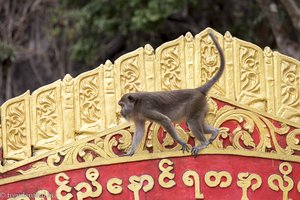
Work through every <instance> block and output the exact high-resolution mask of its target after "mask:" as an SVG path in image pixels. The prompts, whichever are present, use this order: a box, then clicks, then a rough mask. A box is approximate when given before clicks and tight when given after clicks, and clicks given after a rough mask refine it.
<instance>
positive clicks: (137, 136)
mask: <svg viewBox="0 0 300 200" xmlns="http://www.w3.org/2000/svg"><path fill="white" fill-rule="evenodd" d="M134 124H135V133H134V135H133V139H132V145H131V148H130V150H129V151H128V152H127V153H125V154H124V156H132V155H133V154H134V153H135V151H136V148H137V147H138V145H139V144H140V143H141V140H142V139H143V136H144V133H145V121H144V120H136V121H134Z"/></svg>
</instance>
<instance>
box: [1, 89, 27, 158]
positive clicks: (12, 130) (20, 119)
mask: <svg viewBox="0 0 300 200" xmlns="http://www.w3.org/2000/svg"><path fill="white" fill-rule="evenodd" d="M1 120H2V127H1V129H2V137H3V140H2V141H3V157H4V160H5V161H4V164H11V163H13V162H15V161H18V160H24V159H26V158H28V157H30V156H31V147H30V145H31V138H30V113H29V92H26V93H25V94H23V95H21V96H20V97H16V98H14V99H11V100H9V101H7V102H5V103H4V104H3V105H2V110H1Z"/></svg>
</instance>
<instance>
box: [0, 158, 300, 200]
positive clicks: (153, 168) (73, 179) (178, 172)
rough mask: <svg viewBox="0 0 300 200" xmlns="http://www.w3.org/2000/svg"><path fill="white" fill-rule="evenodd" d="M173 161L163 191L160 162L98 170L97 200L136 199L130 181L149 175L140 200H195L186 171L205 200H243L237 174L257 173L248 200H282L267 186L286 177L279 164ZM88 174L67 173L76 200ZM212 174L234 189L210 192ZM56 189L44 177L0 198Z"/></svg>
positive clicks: (1, 191)
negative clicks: (227, 177) (226, 178)
mask: <svg viewBox="0 0 300 200" xmlns="http://www.w3.org/2000/svg"><path fill="white" fill-rule="evenodd" d="M170 160H171V161H173V162H174V165H173V167H174V170H173V171H172V172H174V173H175V179H174V180H175V182H176V185H175V186H174V187H172V188H170V189H164V188H162V187H161V186H160V185H159V182H158V179H159V175H160V173H161V172H160V170H159V167H158V164H159V161H160V160H148V161H142V162H132V163H124V164H114V165H108V166H99V167H95V168H96V169H97V170H98V171H99V173H100V176H99V178H98V180H97V181H98V182H99V183H100V184H101V185H102V189H103V191H102V194H101V196H100V197H97V198H95V199H105V200H107V199H120V200H121V199H122V200H123V199H134V196H133V192H132V191H130V190H129V189H128V188H127V186H128V185H129V184H130V183H129V177H130V176H133V175H136V176H141V175H144V174H148V175H150V176H152V177H153V179H154V187H153V189H152V190H150V191H149V192H147V193H144V192H143V191H142V190H140V192H139V194H140V199H151V200H152V199H195V189H194V187H188V186H186V185H185V184H184V183H183V181H182V176H183V174H184V173H185V172H186V171H187V170H194V171H196V172H197V173H198V174H199V177H200V191H201V193H202V194H203V195H204V199H206V200H209V199H212V200H215V199H222V200H226V199H230V200H234V199H241V197H242V189H241V188H240V187H238V186H237V181H238V174H239V173H241V172H249V173H256V174H258V175H259V176H260V177H261V178H262V185H261V187H260V188H259V189H257V190H256V191H254V192H253V191H252V190H251V189H250V188H249V189H248V197H249V199H273V200H276V199H282V195H283V193H282V191H280V190H279V191H278V192H275V191H273V190H272V189H271V188H269V186H268V178H269V176H270V175H272V174H278V175H279V176H280V177H283V175H282V174H281V173H280V172H279V165H280V164H281V163H282V162H280V161H277V160H270V159H261V158H248V157H242V156H230V155H200V156H198V157H197V158H194V157H191V156H190V157H181V158H170ZM289 163H290V164H291V165H292V172H291V173H290V174H289V175H288V177H291V178H292V179H293V180H294V187H293V189H292V190H291V191H290V192H289V194H288V197H289V198H290V199H300V193H299V192H298V191H297V184H298V182H299V180H300V175H299V173H297V172H299V170H300V164H299V163H292V162H289ZM86 170H87V169H80V170H73V171H67V172H64V173H65V174H67V175H68V176H69V177H70V183H69V184H68V186H71V187H73V189H72V194H73V196H74V199H77V198H76V190H75V189H74V187H75V186H76V185H77V184H78V183H80V182H87V183H88V184H90V182H89V181H88V180H87V179H86V178H85V172H86ZM209 171H217V172H219V171H227V172H229V173H230V174H231V176H232V183H231V185H230V186H229V187H227V188H220V187H219V186H217V187H214V188H210V187H209V186H208V185H207V184H206V182H205V180H204V177H205V174H206V173H207V172H209ZM111 178H119V179H122V181H123V184H122V187H123V191H122V193H121V194H118V195H113V194H110V193H109V192H108V190H107V188H106V183H107V182H108V180H109V179H111ZM276 184H278V183H276ZM285 186H286V185H285ZM57 188H58V186H57V185H56V184H55V174H54V175H47V176H44V177H39V178H34V179H31V180H25V181H20V182H16V183H12V184H7V185H3V186H0V197H1V199H6V198H7V197H12V196H13V195H15V194H22V193H25V194H34V193H35V192H37V190H40V189H46V190H48V191H49V192H50V193H51V194H52V195H53V197H55V191H56V189H57ZM9 195H10V196H9ZM31 199H33V198H31ZM52 199H56V198H52ZM87 199H88V198H87ZM90 199H91V198H90Z"/></svg>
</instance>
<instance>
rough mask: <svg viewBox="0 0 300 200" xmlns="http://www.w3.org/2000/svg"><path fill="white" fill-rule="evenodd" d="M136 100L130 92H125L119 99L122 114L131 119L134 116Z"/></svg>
mask: <svg viewBox="0 0 300 200" xmlns="http://www.w3.org/2000/svg"><path fill="white" fill-rule="evenodd" d="M135 103H136V100H135V98H134V97H133V96H132V95H130V94H125V95H123V96H122V98H121V99H120V101H119V105H120V106H121V115H122V116H123V117H124V118H125V119H127V120H130V119H131V118H132V117H133V116H134V107H135Z"/></svg>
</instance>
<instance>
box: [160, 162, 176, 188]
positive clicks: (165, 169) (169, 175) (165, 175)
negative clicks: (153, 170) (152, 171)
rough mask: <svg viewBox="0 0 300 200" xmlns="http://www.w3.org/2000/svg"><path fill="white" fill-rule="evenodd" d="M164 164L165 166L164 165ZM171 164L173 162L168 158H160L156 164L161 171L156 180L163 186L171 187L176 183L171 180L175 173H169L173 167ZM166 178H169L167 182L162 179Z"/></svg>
mask: <svg viewBox="0 0 300 200" xmlns="http://www.w3.org/2000/svg"><path fill="white" fill-rule="evenodd" d="M165 164H166V165H167V167H164V165H165ZM173 164H174V163H173V162H172V161H171V160H169V159H162V160H161V161H160V162H159V164H158V167H159V169H160V171H161V174H160V175H159V178H158V182H159V185H160V186H161V187H163V188H171V187H173V186H175V185H176V182H175V181H174V180H173V179H174V178H175V173H171V171H172V170H173V169H174V167H173ZM166 178H167V179H169V181H168V182H165V181H164V180H165V179H166Z"/></svg>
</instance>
